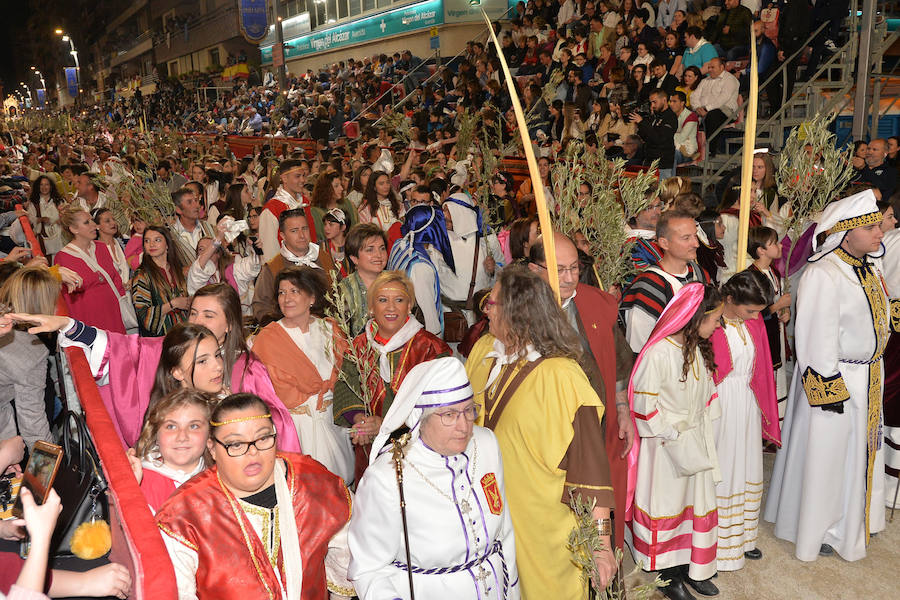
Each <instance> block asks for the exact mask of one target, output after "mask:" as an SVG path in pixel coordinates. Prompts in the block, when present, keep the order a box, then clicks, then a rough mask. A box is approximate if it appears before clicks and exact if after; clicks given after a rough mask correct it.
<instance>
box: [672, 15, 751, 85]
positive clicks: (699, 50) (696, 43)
mask: <svg viewBox="0 0 900 600" xmlns="http://www.w3.org/2000/svg"><path fill="white" fill-rule="evenodd" d="M748 26H749V25H748ZM684 45H685V46H686V47H685V50H684V54H683V55H682V58H681V64H682V66H683V67H684V68H685V69H687V68H688V67H697V68H698V69H700V73H701V74H705V73H707V72H709V61H711V60H712V59H714V58H716V57H718V56H719V53H718V51H717V50H716V48H715V47H714V46H713V45H712V44H710V43H709V42H708V41H707V40H706V39H705V38H704V37H703V32H702V31H701V30H700V28H699V27H688V28H687V30H686V31H685V33H684Z"/></svg>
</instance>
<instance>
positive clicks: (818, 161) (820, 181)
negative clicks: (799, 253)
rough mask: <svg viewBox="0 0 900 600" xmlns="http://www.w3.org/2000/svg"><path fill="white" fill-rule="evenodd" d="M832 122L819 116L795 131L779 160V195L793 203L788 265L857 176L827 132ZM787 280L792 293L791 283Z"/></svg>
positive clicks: (846, 155)
mask: <svg viewBox="0 0 900 600" xmlns="http://www.w3.org/2000/svg"><path fill="white" fill-rule="evenodd" d="M833 119H834V115H830V114H826V115H816V116H815V117H814V118H813V119H812V120H810V121H806V122H804V123H802V124H801V125H800V126H799V127H795V128H794V129H793V130H792V131H791V134H790V136H788V139H787V142H786V143H785V145H784V149H783V150H782V151H781V155H780V156H779V160H778V169H776V171H775V183H776V184H777V185H778V193H779V195H781V196H782V197H783V198H788V199H789V200H790V203H791V215H790V217H788V218H787V220H786V221H785V230H786V232H787V235H788V237H789V238H790V239H791V249H790V250H789V251H788V255H787V258H786V261H787V264H790V261H791V256H792V255H793V254H794V249H795V248H796V245H797V240H798V239H799V238H800V236H801V235H802V234H803V232H804V231H805V230H806V228H807V227H809V226H810V224H811V223H812V222H813V221H815V219H816V218H817V217H818V215H819V214H820V213H821V212H822V210H824V209H825V207H826V206H827V205H828V204H829V203H830V202H832V201H833V200H837V199H838V195H839V194H840V193H841V191H842V190H843V189H844V188H846V187H847V185H848V184H849V183H850V181H852V179H853V176H854V169H853V165H852V163H851V160H850V159H851V158H852V151H851V150H850V149H847V150H845V151H841V150H839V149H838V148H837V146H836V145H835V136H834V134H833V133H831V132H830V131H829V130H828V126H829V123H831V121H832V120H833ZM785 280H786V283H787V286H788V287H787V289H786V291H789V289H790V279H788V278H787V277H786V278H785Z"/></svg>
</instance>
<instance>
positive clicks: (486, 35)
mask: <svg viewBox="0 0 900 600" xmlns="http://www.w3.org/2000/svg"><path fill="white" fill-rule="evenodd" d="M513 9H515V6H510V7H509V8H507V9H506V11H504V13H503V14H502V15H500V16H499V17H496V18H495V19H492V21H499V20H501V19H503V18H504V17H506V16H507V15H508V14H509V13H510V11H512V10H513ZM481 36H484V38H485V41H487V40H488V39H489V38H490V32H488V30H487V27H485V28H484V31H483V32H481V33H479V34H478V35H477V36H475V39H479V38H480V37H481ZM465 52H466V50H465V48H463V49H462V50H460V51H459V52H457V53H456V55H455V56H454V57H453V58H451V59H450V60H448V61H447V64H450V63H452V62H453V61H455V60H456V59H458V58H459V57H460V56H462V55H463V54H465ZM434 56H435V58H436V59H438V58H440V51H439V50H437V51H435V53H434ZM427 66H428V65H427V63H426V61H422V63H421V64H420V65H418V66H417V67H416V68H415V69H413V70H412V71H410V72H409V73H407V74H406V75H405V76H404V77H403V79H401V80H400V81H398V82H397V83H395V84H392V85H391V87H390V89H388V90H386V91H385V92H384V93H383V94H381V95H380V96H378V98H376V99H375V100H374V101H372V103H371V104H369V105H368V106H366V107H365V108H364V109H362V110H361V111H360V112H359V114H358V115H356V116H355V117H353V118H352V119H350V121H349V122H351V123H352V122H353V121H356V120H357V119H359V118H360V117H361V116H362V115H364V114H366V113H367V112H368V111H369V109H371V108H372V107H374V106H378V104H379V103H380V102H381V99H382V98H384V97H385V96H387V95H388V94H390V93H393V91H394V87H395V86H398V85H400V84H402V83H403V82H405V81H406V80H407V78H409V76H410V75H412V74H414V73H415V72H416V71H418V70H419V69H420V68H422V67H427ZM440 73H441V69H440V65H438V66H437V68H435V70H434V73H432V74H431V75H429V76H428V78H427V79H425V81H423V82H422V83H421V84H420V85H428V84H429V83H431V81H433V80H434V79H435V78H436V77H438V76H439V75H440ZM412 95H413V92H410V93H408V94H407V95H406V96H404V97H403V98H402V99H401V100H400V101H399V102H397V103H396V104H393V105H391V112H393V111H395V110H396V109H397V108H398V107H400V106H403V105H404V104H405V103H406V101H407V100H409V99H410V97H412ZM382 118H383V117H378V119H377V120H376V121H375V122H374V123H373V125H377V124H378V123H379V122H381V119H382Z"/></svg>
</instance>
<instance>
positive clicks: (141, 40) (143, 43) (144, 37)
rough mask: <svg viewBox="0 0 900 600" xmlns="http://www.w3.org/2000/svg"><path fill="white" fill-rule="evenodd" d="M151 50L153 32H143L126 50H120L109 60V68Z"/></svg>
mask: <svg viewBox="0 0 900 600" xmlns="http://www.w3.org/2000/svg"><path fill="white" fill-rule="evenodd" d="M151 50H153V32H151V31H145V32H144V33H142V34H141V35H139V36H138V37H137V38H136V39H135V40H134V42H133V43H132V44H131V45H130V46H129V47H127V48H124V49H121V50H119V51H118V52H116V53H115V54H113V55H112V56H110V59H109V66H110V67H115V66H117V65H121V64H122V63H126V62H128V61H129V60H132V59H134V58H137V57H138V56H140V55H142V54H143V53H145V52H149V51H151Z"/></svg>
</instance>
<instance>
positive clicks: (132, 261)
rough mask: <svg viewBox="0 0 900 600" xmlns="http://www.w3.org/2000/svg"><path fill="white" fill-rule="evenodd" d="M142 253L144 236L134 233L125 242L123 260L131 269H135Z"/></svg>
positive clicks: (139, 262) (138, 264)
mask: <svg viewBox="0 0 900 600" xmlns="http://www.w3.org/2000/svg"><path fill="white" fill-rule="evenodd" d="M143 255H144V236H143V235H138V234H134V235H133V236H131V237H130V238H129V239H128V243H127V244H125V260H127V261H128V266H129V267H131V270H132V271H137V268H138V267H139V266H140V264H141V257H142V256H143Z"/></svg>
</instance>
